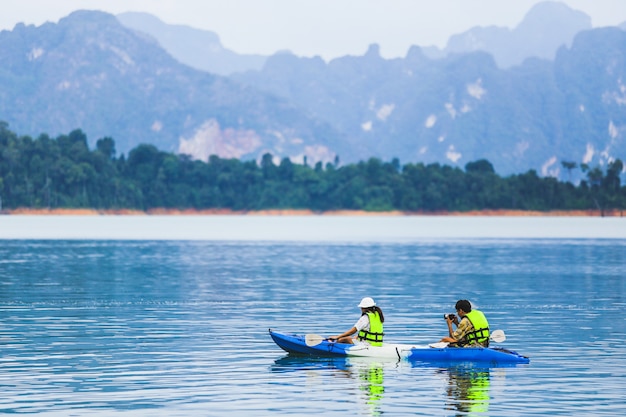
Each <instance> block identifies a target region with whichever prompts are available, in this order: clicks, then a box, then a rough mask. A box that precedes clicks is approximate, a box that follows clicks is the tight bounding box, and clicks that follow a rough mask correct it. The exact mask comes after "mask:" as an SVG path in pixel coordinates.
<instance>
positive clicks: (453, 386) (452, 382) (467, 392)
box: [437, 366, 490, 415]
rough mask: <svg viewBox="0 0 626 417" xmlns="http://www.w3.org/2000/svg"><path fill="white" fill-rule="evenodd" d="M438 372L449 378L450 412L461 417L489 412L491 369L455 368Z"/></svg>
mask: <svg viewBox="0 0 626 417" xmlns="http://www.w3.org/2000/svg"><path fill="white" fill-rule="evenodd" d="M437 372H440V373H442V374H445V375H447V377H448V384H447V387H446V394H447V395H448V398H449V402H447V403H446V408H447V409H448V410H453V411H458V412H459V413H461V414H459V415H462V414H463V413H485V412H487V411H489V384H490V378H489V377H490V375H489V368H472V367H465V366H458V367H457V366H453V367H449V368H444V369H439V370H437Z"/></svg>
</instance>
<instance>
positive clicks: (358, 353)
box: [269, 329, 530, 364]
mask: <svg viewBox="0 0 626 417" xmlns="http://www.w3.org/2000/svg"><path fill="white" fill-rule="evenodd" d="M269 333H270V336H271V337H272V340H274V342H275V343H276V344H277V345H278V346H279V347H280V348H281V349H283V350H284V351H286V352H289V353H296V354H303V355H313V356H341V357H370V358H380V359H390V360H408V361H410V362H481V363H485V362H488V363H493V364H499V363H530V359H529V358H528V357H526V356H523V355H520V354H519V353H517V352H515V351H512V350H508V349H504V348H501V347H489V348H483V347H450V346H446V347H431V346H429V345H411V344H401V343H384V344H383V346H370V345H368V344H365V343H364V344H355V345H353V344H345V343H337V342H333V341H329V340H322V339H319V340H313V341H311V340H310V339H307V336H304V335H295V334H285V333H279V332H276V331H274V330H272V329H270V330H269Z"/></svg>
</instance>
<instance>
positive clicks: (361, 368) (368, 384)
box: [271, 355, 398, 416]
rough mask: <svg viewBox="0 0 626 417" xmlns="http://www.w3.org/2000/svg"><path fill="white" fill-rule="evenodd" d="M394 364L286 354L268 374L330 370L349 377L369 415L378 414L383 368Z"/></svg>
mask: <svg viewBox="0 0 626 417" xmlns="http://www.w3.org/2000/svg"><path fill="white" fill-rule="evenodd" d="M397 365H398V364H397V363H394V362H392V363H390V362H388V361H387V362H384V363H382V362H380V361H379V360H377V359H376V358H367V357H365V358H363V357H311V356H298V355H287V356H285V357H283V358H280V359H277V360H276V361H275V362H274V365H273V366H272V367H271V370H272V372H290V371H311V370H331V371H335V372H334V373H331V374H332V375H333V376H335V377H339V378H349V379H351V380H353V381H356V382H357V383H358V389H359V393H360V394H361V395H359V398H360V399H361V400H362V405H364V406H365V407H366V408H367V411H366V412H367V413H368V414H369V415H371V416H379V415H381V410H380V407H381V400H382V399H383V395H384V393H385V385H384V382H385V370H384V367H385V366H393V367H396V366H397Z"/></svg>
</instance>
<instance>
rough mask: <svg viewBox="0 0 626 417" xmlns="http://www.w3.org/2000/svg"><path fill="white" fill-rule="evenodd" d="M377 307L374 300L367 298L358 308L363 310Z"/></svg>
mask: <svg viewBox="0 0 626 417" xmlns="http://www.w3.org/2000/svg"><path fill="white" fill-rule="evenodd" d="M375 305H376V303H375V302H374V300H373V299H372V298H370V297H365V298H364V299H362V300H361V302H360V303H359V305H358V306H359V307H361V308H369V307H374V306H375Z"/></svg>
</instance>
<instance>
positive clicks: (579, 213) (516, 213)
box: [0, 208, 624, 217]
mask: <svg viewBox="0 0 626 417" xmlns="http://www.w3.org/2000/svg"><path fill="white" fill-rule="evenodd" d="M0 214H2V215H33V216H47V215H52V216H231V215H232V216H242V215H247V216H513V217H601V216H604V217H624V211H623V210H606V211H604V213H601V212H600V210H552V211H526V210H473V211H463V212H457V211H455V212H447V211H437V212H421V211H420V212H404V211H383V212H370V211H359V210H336V211H325V212H316V211H313V210H291V209H288V210H287V209H286V210H278V209H277V210H258V211H235V210H228V209H207V210H192V209H189V210H177V209H151V210H148V211H141V210H128V209H119V210H98V209H30V208H20V209H13V210H2V211H1V212H0Z"/></svg>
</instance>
